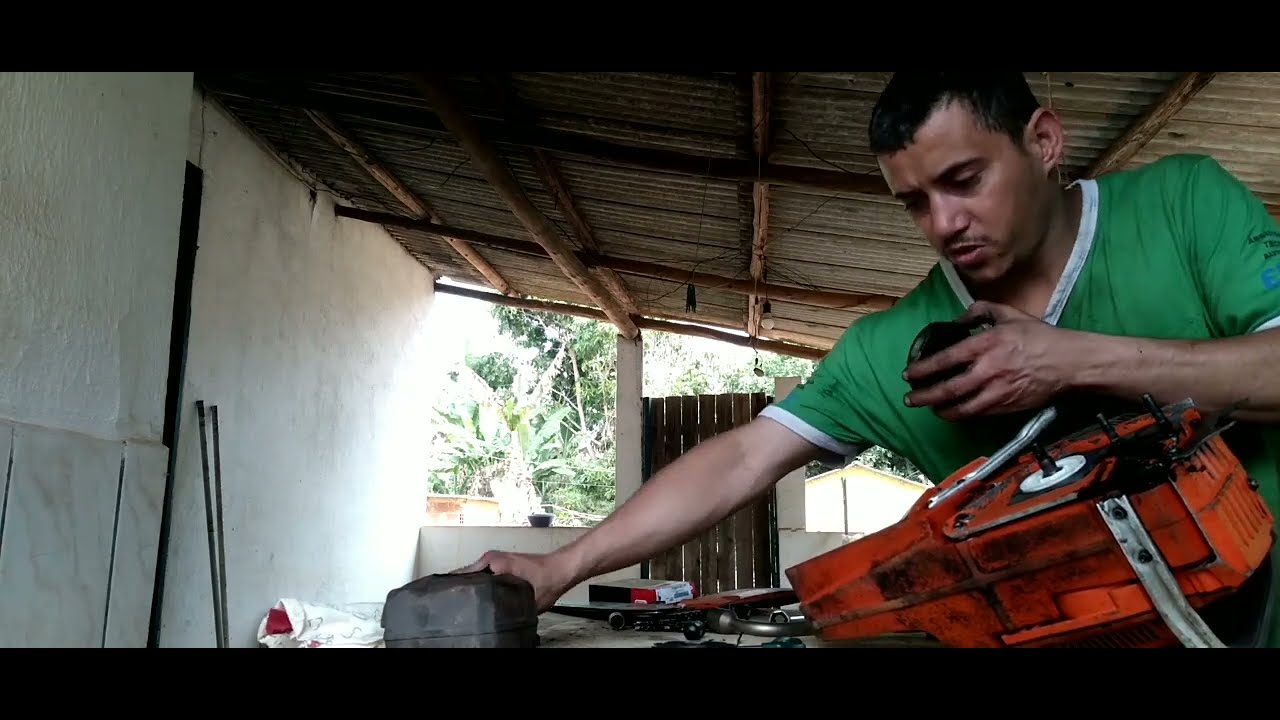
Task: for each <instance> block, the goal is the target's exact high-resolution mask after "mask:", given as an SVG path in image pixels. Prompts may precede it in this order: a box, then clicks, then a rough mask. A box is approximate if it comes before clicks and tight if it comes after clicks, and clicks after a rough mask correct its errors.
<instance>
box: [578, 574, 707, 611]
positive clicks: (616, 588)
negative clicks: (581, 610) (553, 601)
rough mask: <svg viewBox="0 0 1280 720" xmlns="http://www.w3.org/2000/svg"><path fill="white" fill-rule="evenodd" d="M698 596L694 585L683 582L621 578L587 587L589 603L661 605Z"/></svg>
mask: <svg viewBox="0 0 1280 720" xmlns="http://www.w3.org/2000/svg"><path fill="white" fill-rule="evenodd" d="M697 594H698V589H697V587H695V586H694V583H691V582H685V581H683V580H645V579H642V578H619V579H617V580H601V581H599V582H595V583H591V584H590V585H588V586H587V601H588V602H612V603H637V604H650V605H652V604H659V603H674V602H680V601H681V600H689V599H691V598H693V597H695V596H697Z"/></svg>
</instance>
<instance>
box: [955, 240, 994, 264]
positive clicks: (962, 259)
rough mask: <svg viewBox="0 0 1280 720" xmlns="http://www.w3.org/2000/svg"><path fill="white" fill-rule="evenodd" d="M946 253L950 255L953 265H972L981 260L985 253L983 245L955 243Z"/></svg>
mask: <svg viewBox="0 0 1280 720" xmlns="http://www.w3.org/2000/svg"><path fill="white" fill-rule="evenodd" d="M947 254H948V255H950V256H951V263H952V264H953V265H974V264H977V263H979V262H982V261H983V260H984V259H985V258H986V255H987V247H986V246H985V245H955V246H953V247H951V248H950V249H949V250H948V251H947Z"/></svg>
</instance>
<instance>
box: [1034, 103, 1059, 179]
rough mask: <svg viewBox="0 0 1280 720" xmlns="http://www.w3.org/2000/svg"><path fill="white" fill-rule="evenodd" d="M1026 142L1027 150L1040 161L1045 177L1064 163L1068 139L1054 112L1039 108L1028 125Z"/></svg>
mask: <svg viewBox="0 0 1280 720" xmlns="http://www.w3.org/2000/svg"><path fill="white" fill-rule="evenodd" d="M1024 141H1025V142H1026V144H1027V150H1028V151H1030V152H1031V155H1032V156H1033V157H1034V158H1035V159H1036V160H1037V161H1039V163H1040V166H1041V168H1043V170H1044V173H1045V175H1049V174H1050V173H1052V172H1053V171H1054V170H1055V169H1056V168H1057V167H1058V165H1060V164H1061V163H1062V159H1063V156H1064V154H1065V153H1066V148H1067V137H1066V131H1065V130H1064V129H1063V127H1062V120H1061V119H1060V118H1059V117H1058V115H1057V113H1055V112H1054V111H1052V110H1049V109H1048V108H1038V109H1037V110H1036V111H1035V113H1034V114H1033V115H1032V116H1031V120H1030V121H1029V122H1028V123H1027V130H1026V135H1025V138H1024Z"/></svg>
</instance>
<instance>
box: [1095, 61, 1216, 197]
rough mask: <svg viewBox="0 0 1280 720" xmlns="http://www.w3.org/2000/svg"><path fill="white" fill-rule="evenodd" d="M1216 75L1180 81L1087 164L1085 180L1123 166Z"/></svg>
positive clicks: (1194, 75) (1186, 77)
mask: <svg viewBox="0 0 1280 720" xmlns="http://www.w3.org/2000/svg"><path fill="white" fill-rule="evenodd" d="M1216 75H1217V73H1211V72H1189V73H1186V74H1185V75H1183V76H1182V77H1181V78H1179V79H1178V81H1177V82H1175V83H1174V84H1173V85H1172V86H1170V88H1169V89H1168V90H1166V91H1165V93H1164V95H1162V96H1161V97H1160V99H1159V100H1158V101H1156V103H1155V105H1152V106H1151V108H1150V109H1149V110H1147V112H1145V113H1143V114H1142V116H1141V117H1139V118H1138V119H1137V120H1136V121H1134V123H1133V124H1132V125H1130V126H1129V128H1128V129H1127V130H1125V132H1124V134H1123V135H1121V136H1120V137H1119V138H1117V139H1116V141H1115V142H1113V143H1111V146H1110V147H1108V148H1107V149H1106V150H1105V151H1103V153H1102V154H1101V155H1099V156H1098V159H1097V160H1094V161H1093V163H1092V164H1090V165H1089V169H1088V170H1086V171H1085V177H1087V178H1095V177H1097V176H1099V175H1102V174H1103V173H1107V172H1110V171H1112V170H1119V169H1120V168H1122V167H1124V165H1125V163H1127V162H1129V161H1130V160H1131V159H1133V157H1134V156H1135V155H1137V154H1138V152H1139V151H1140V150H1142V148H1143V147H1145V146H1146V144H1147V143H1148V142H1151V138H1153V137H1155V136H1156V134H1157V133H1159V132H1160V130H1162V129H1163V128H1164V126H1165V125H1166V124H1168V122H1169V121H1170V120H1172V119H1173V118H1174V116H1175V115H1177V114H1178V113H1179V112H1180V111H1181V110H1182V108H1184V107H1186V106H1187V103H1189V102H1191V100H1192V98H1194V97H1195V96H1196V93H1198V92H1200V91H1201V90H1203V89H1204V88H1205V86H1207V85H1208V84H1209V83H1210V82H1212V81H1213V78H1214V76H1216Z"/></svg>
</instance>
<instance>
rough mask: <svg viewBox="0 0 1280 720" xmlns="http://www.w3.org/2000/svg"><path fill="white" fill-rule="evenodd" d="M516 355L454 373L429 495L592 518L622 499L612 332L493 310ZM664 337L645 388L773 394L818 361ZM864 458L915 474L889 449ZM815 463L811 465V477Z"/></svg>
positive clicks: (488, 358)
mask: <svg viewBox="0 0 1280 720" xmlns="http://www.w3.org/2000/svg"><path fill="white" fill-rule="evenodd" d="M491 312H492V314H493V316H494V317H495V318H496V319H497V321H498V326H499V329H500V332H501V334H502V335H503V336H504V338H505V339H508V340H509V341H510V345H511V347H512V350H511V351H509V352H490V353H488V354H485V355H480V356H475V355H469V356H468V357H467V358H466V361H465V363H460V364H458V365H457V366H455V367H453V368H452V369H451V370H450V372H449V378H448V380H449V383H450V384H451V387H449V388H446V390H447V392H446V393H445V394H446V395H447V396H449V397H450V398H451V399H450V400H449V401H448V402H445V403H443V404H441V405H440V406H439V407H437V409H436V413H437V420H436V423H435V427H434V428H432V447H433V449H434V452H433V453H432V455H433V459H434V465H433V466H432V467H430V468H429V469H428V472H429V477H428V479H429V482H430V491H431V492H435V493H444V494H462V495H480V496H493V497H497V498H500V499H501V500H502V501H503V503H504V505H507V504H510V505H511V506H512V507H513V508H514V509H513V511H512V513H513V516H512V517H511V518H510V519H511V520H513V521H515V522H521V521H522V520H523V516H524V515H525V514H527V513H528V512H535V511H538V510H542V509H544V508H545V509H547V510H550V511H553V512H555V514H556V516H557V518H556V523H557V524H560V525H580V524H586V525H590V524H594V523H595V522H596V521H598V520H599V519H601V518H603V517H604V516H605V515H607V514H608V513H609V512H610V511H611V510H612V509H613V507H614V463H615V454H614V424H615V389H616V387H617V375H616V362H615V361H616V357H617V346H616V345H615V342H614V338H615V333H614V330H613V329H612V327H611V326H610V325H608V324H606V323H602V322H597V321H593V320H586V319H582V318H576V317H568V316H561V315H556V314H552V313H543V312H534V311H528V310H518V309H514V308H508V307H503V306H496V305H495V306H493V307H492V309H491ZM756 362H757V356H756V354H755V353H753V352H752V351H751V350H749V349H745V348H736V347H732V346H728V345H725V344H723V343H715V342H712V341H706V340H700V339H696V338H688V337H685V336H679V335H670V334H666V333H656V332H649V333H646V334H645V357H644V394H645V395H647V396H650V397H662V396H666V395H689V394H702V393H725V392H733V393H747V392H765V393H770V394H771V393H772V392H773V382H774V380H773V379H774V378H775V377H783V376H799V377H802V378H807V377H808V376H809V374H810V373H811V372H812V371H813V367H814V363H812V362H811V361H808V360H802V359H799V358H793V357H785V356H779V355H774V354H772V353H764V352H761V353H759V355H758V362H759V366H760V369H761V370H762V371H763V372H762V373H761V374H759V375H757V374H756V372H755V368H756ZM861 460H862V462H864V463H866V464H869V465H872V466H873V467H877V468H880V469H883V470H886V471H889V472H893V473H896V474H899V475H904V476H910V475H912V474H914V472H915V471H914V468H911V467H910V466H909V465H908V464H906V463H905V461H904V460H902V459H901V458H898V457H897V456H893V455H891V454H889V453H887V452H885V451H883V450H882V449H880V448H876V449H873V450H870V451H868V452H867V453H864V454H863V456H862V457H861ZM816 471H817V468H811V469H810V474H813V473H814V472H816Z"/></svg>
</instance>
